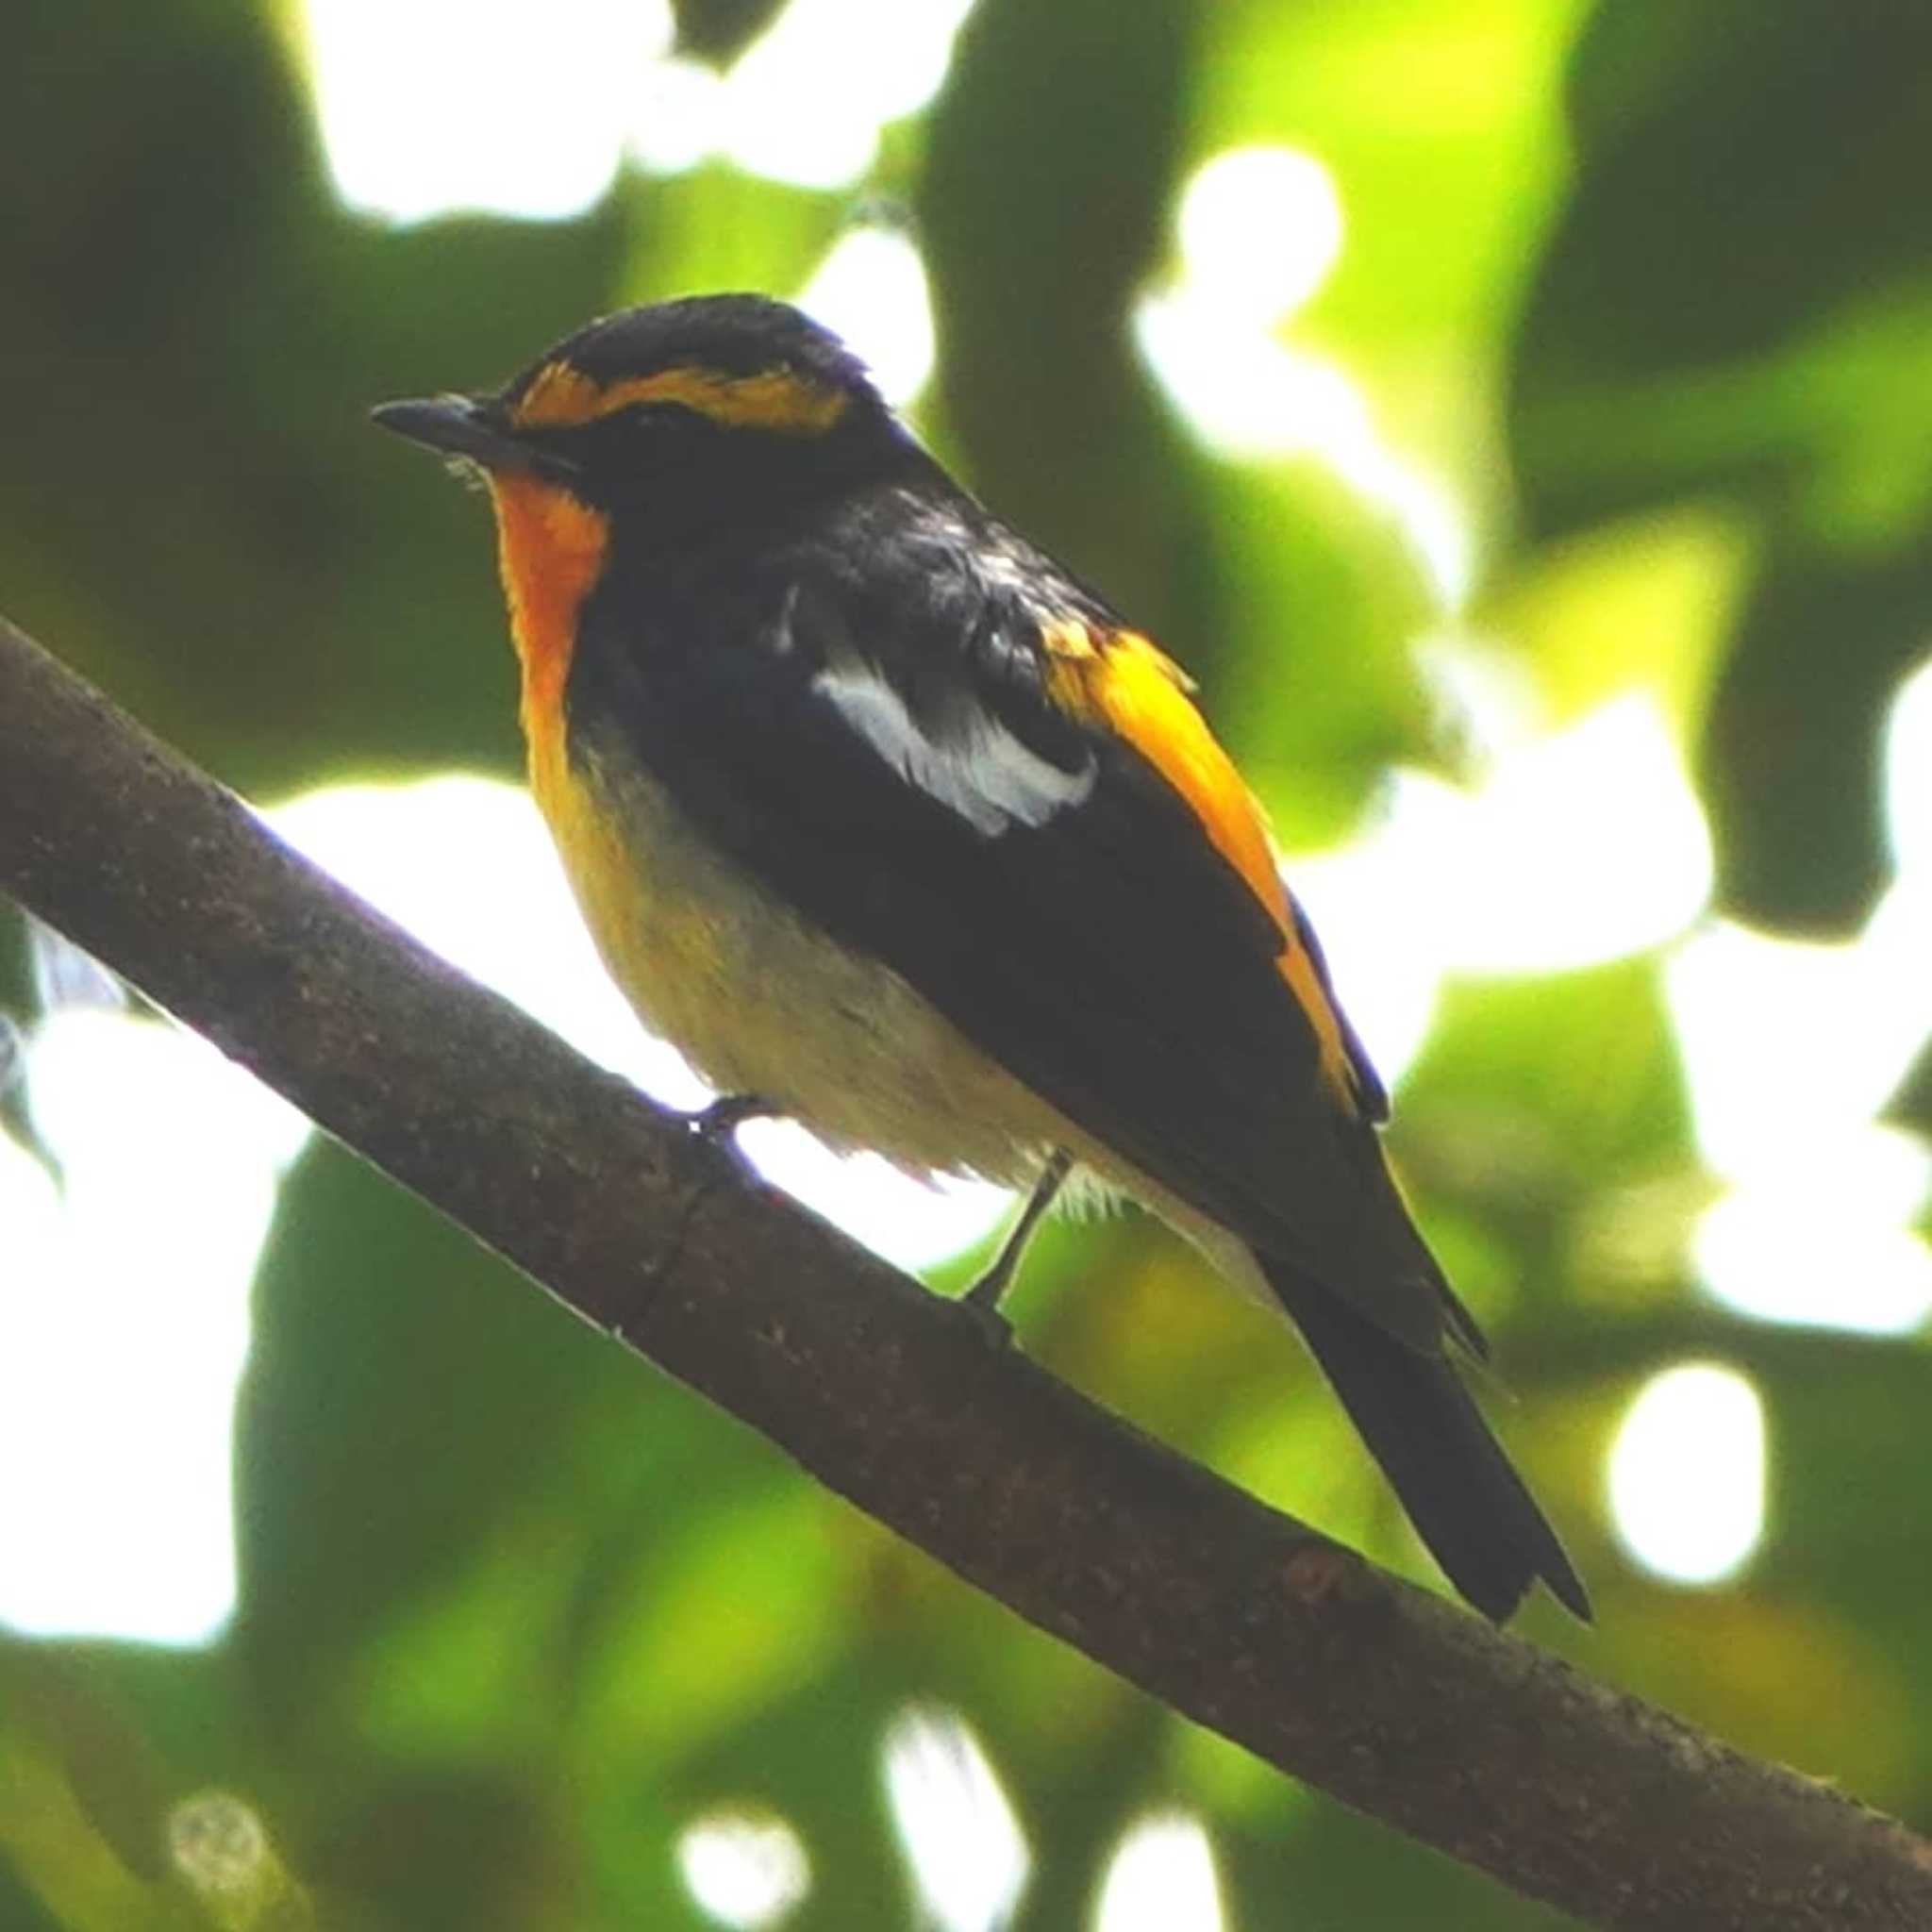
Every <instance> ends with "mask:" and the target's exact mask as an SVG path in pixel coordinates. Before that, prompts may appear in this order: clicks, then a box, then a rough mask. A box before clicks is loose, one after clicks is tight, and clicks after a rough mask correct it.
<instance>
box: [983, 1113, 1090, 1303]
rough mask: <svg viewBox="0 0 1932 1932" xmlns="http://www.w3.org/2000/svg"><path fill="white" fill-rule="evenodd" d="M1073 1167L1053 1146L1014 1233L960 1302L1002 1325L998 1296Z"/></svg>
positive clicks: (1009, 1282)
mask: <svg viewBox="0 0 1932 1932" xmlns="http://www.w3.org/2000/svg"><path fill="white" fill-rule="evenodd" d="M1073 1166H1074V1157H1073V1156H1072V1155H1071V1154H1069V1153H1068V1152H1067V1150H1066V1149H1065V1148H1064V1147H1056V1148H1055V1149H1054V1151H1053V1153H1052V1155H1051V1156H1050V1157H1049V1158H1048V1159H1047V1162H1046V1165H1045V1166H1044V1167H1042V1168H1041V1170H1040V1178H1039V1179H1038V1180H1037V1181H1036V1182H1034V1184H1033V1192H1032V1194H1031V1195H1030V1196H1029V1197H1028V1199H1027V1202H1026V1205H1025V1207H1024V1208H1021V1210H1020V1218H1019V1220H1018V1221H1016V1222H1014V1224H1013V1231H1012V1232H1011V1233H1010V1234H1009V1235H1008V1237H1007V1238H1006V1240H1005V1241H1002V1242H1001V1243H1000V1251H999V1253H998V1254H997V1255H995V1256H994V1257H993V1260H992V1266H991V1268H989V1269H988V1270H987V1271H986V1273H985V1274H982V1275H981V1276H980V1277H979V1279H978V1280H977V1281H975V1282H974V1284H973V1286H972V1287H971V1288H969V1289H968V1290H967V1291H966V1292H965V1293H964V1294H963V1295H961V1296H960V1297H959V1299H960V1300H961V1301H962V1302H964V1303H966V1304H967V1305H968V1306H969V1307H973V1308H975V1309H977V1310H978V1311H979V1313H980V1314H982V1315H986V1316H990V1317H991V1318H992V1319H993V1320H994V1321H996V1322H999V1323H1001V1324H1002V1325H1004V1323H1005V1317H1003V1316H1002V1315H1001V1314H1000V1312H999V1307H1000V1297H1001V1296H1002V1295H1004V1294H1005V1293H1006V1291H1007V1290H1008V1289H1009V1288H1010V1287H1011V1286H1012V1285H1013V1276H1014V1275H1015V1274H1018V1273H1019V1269H1020V1257H1021V1256H1022V1255H1024V1253H1025V1252H1026V1243H1027V1242H1028V1241H1031V1240H1032V1238H1033V1230H1034V1229H1035V1228H1036V1227H1038V1226H1039V1225H1040V1221H1041V1216H1042V1215H1043V1214H1044V1213H1045V1212H1046V1210H1047V1209H1048V1208H1051V1207H1052V1206H1053V1203H1054V1196H1055V1195H1056V1194H1058V1192H1059V1191H1060V1189H1061V1187H1062V1186H1063V1185H1064V1184H1065V1182H1066V1178H1067V1175H1068V1174H1070V1173H1071V1172H1072V1170H1073Z"/></svg>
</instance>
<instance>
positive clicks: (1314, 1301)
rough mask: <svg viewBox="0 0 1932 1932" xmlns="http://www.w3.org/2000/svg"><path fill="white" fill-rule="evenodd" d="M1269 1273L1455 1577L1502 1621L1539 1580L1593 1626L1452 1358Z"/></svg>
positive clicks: (1577, 1585) (1282, 1274)
mask: <svg viewBox="0 0 1932 1932" xmlns="http://www.w3.org/2000/svg"><path fill="white" fill-rule="evenodd" d="M1268 1277H1269V1280H1270V1282H1271V1283H1272V1285H1273V1286H1274V1291H1275V1292H1276V1293H1277V1294H1278V1295H1279V1296H1280V1297H1281V1300H1282V1303H1283V1305H1284V1306H1285V1307H1287V1309H1288V1312H1289V1313H1290V1314H1291V1316H1293V1318H1294V1322H1295V1325H1296V1326H1297V1327H1298V1328H1300V1330H1301V1331H1302V1334H1303V1336H1304V1337H1305V1338H1306V1339H1307V1344H1308V1347H1309V1348H1310V1349H1311V1350H1312V1351H1313V1352H1314V1357H1315V1359H1316V1360H1317V1361H1318V1362H1320V1363H1321V1365H1322V1369H1323V1372H1324V1374H1326V1375H1327V1377H1328V1380H1329V1382H1330V1383H1331V1384H1332V1385H1333V1386H1334V1389H1335V1392H1336V1394H1338V1395H1339V1396H1341V1403H1342V1407H1344V1408H1346V1409H1347V1410H1348V1413H1349V1416H1350V1418H1351V1420H1352V1421H1353V1422H1354V1424H1355V1425H1356V1427H1357V1429H1359V1430H1360V1431H1361V1435H1362V1440H1363V1441H1365V1442H1367V1443H1368V1445H1369V1449H1370V1452H1371V1453H1372V1454H1373V1455H1374V1458H1375V1460H1376V1461H1377V1462H1379V1463H1380V1464H1381V1465H1382V1471H1383V1474H1385V1475H1387V1476H1388V1478H1389V1480H1390V1482H1391V1484H1392V1485H1393V1487H1394V1490H1395V1493H1396V1495H1397V1496H1399V1497H1400V1498H1401V1499H1402V1507H1404V1508H1405V1509H1407V1511H1408V1520H1409V1521H1410V1522H1411V1523H1413V1524H1415V1526H1416V1530H1417V1533H1418V1534H1419V1535H1420V1536H1421V1537H1422V1540H1423V1541H1424V1542H1425V1543H1426V1544H1427V1545H1428V1546H1429V1550H1430V1552H1431V1554H1433V1556H1434V1557H1435V1558H1436V1560H1437V1562H1439V1563H1440V1564H1441V1566H1442V1569H1443V1571H1444V1572H1445V1574H1447V1575H1448V1578H1449V1580H1450V1582H1451V1583H1453V1584H1454V1585H1455V1586H1456V1588H1457V1590H1458V1591H1460V1592H1461V1593H1462V1595H1463V1596H1464V1597H1466V1598H1467V1599H1468V1600H1469V1601H1470V1602H1471V1603H1472V1604H1474V1606H1475V1607H1476V1608H1477V1609H1479V1610H1480V1611H1481V1612H1482V1613H1483V1615H1484V1616H1486V1617H1488V1618H1490V1619H1491V1621H1492V1622H1494V1623H1498V1624H1500V1623H1501V1622H1502V1621H1503V1620H1504V1619H1505V1618H1506V1617H1507V1616H1508V1615H1509V1613H1510V1612H1511V1611H1512V1610H1513V1609H1515V1607H1516V1606H1517V1605H1518V1604H1519V1603H1521V1602H1522V1601H1523V1596H1524V1591H1527V1590H1528V1588H1529V1586H1530V1585H1531V1584H1532V1583H1534V1582H1535V1581H1536V1579H1537V1578H1538V1577H1539V1576H1541V1578H1542V1580H1543V1581H1544V1582H1545V1583H1547V1584H1548V1585H1549V1587H1550V1589H1551V1590H1552V1591H1554V1592H1555V1593H1556V1595H1557V1599H1558V1600H1559V1601H1560V1602H1561V1603H1562V1604H1564V1605H1565V1606H1566V1607H1568V1608H1570V1609H1572V1610H1574V1612H1575V1613H1576V1615H1577V1616H1579V1617H1581V1618H1582V1619H1583V1620H1584V1622H1585V1623H1588V1622H1589V1621H1590V1598H1589V1596H1588V1595H1587V1594H1586V1593H1585V1591H1584V1588H1583V1585H1582V1583H1581V1582H1580V1581H1579V1580H1578V1578H1577V1574H1576V1572H1575V1571H1574V1569H1572V1568H1571V1566H1570V1559H1569V1557H1566V1556H1565V1555H1564V1554H1563V1546H1562V1544H1561V1543H1559V1542H1558V1541H1557V1533H1556V1531H1555V1530H1553V1529H1552V1528H1551V1527H1550V1525H1549V1524H1548V1523H1547V1522H1546V1521H1545V1520H1544V1517H1543V1513H1542V1511H1541V1509H1539V1508H1538V1507H1537V1506H1536V1500H1535V1498H1534V1497H1532V1496H1531V1495H1530V1493H1529V1491H1528V1490H1526V1489H1525V1488H1524V1484H1523V1478H1522V1477H1521V1476H1519V1475H1518V1474H1516V1472H1515V1470H1514V1469H1512V1468H1511V1467H1510V1465H1509V1458H1508V1457H1507V1456H1505V1455H1504V1454H1503V1451H1502V1448H1501V1446H1500V1445H1499V1444H1498V1442H1497V1441H1496V1439H1495V1437H1493V1436H1492V1435H1491V1433H1490V1428H1489V1424H1487V1423H1486V1422H1484V1421H1483V1419H1482V1415H1481V1412H1480V1411H1479V1410H1478V1409H1477V1407H1476V1406H1475V1402H1474V1398H1473V1397H1472V1396H1471V1395H1470V1393H1469V1391H1468V1390H1466V1389H1465V1388H1464V1387H1463V1386H1462V1381H1461V1378H1460V1377H1459V1376H1458V1375H1457V1373H1456V1370H1455V1368H1454V1367H1453V1366H1452V1364H1451V1363H1450V1362H1449V1361H1448V1360H1447V1359H1446V1358H1445V1357H1441V1356H1430V1355H1424V1354H1420V1353H1418V1352H1417V1351H1416V1350H1415V1349H1414V1348H1411V1347H1409V1346H1408V1345H1407V1343H1405V1342H1401V1341H1395V1340H1394V1339H1393V1338H1392V1337H1391V1336H1390V1335H1388V1334H1386V1333H1384V1331H1383V1330H1382V1329H1380V1328H1378V1327H1376V1326H1375V1325H1374V1324H1373V1323H1371V1322H1368V1321H1365V1320H1364V1319H1363V1318H1362V1317H1361V1316H1359V1315H1357V1314H1356V1313H1355V1312H1354V1311H1353V1310H1352V1309H1350V1308H1349V1307H1347V1306H1346V1305H1345V1304H1344V1303H1342V1302H1341V1301H1340V1300H1338V1299H1337V1298H1336V1297H1335V1296H1334V1295H1332V1294H1330V1293H1328V1292H1327V1291H1324V1290H1322V1289H1319V1288H1314V1287H1312V1286H1310V1284H1309V1283H1308V1282H1307V1280H1306V1279H1304V1278H1303V1277H1302V1276H1300V1275H1297V1274H1292V1273H1291V1272H1290V1271H1288V1270H1287V1269H1282V1268H1275V1267H1272V1266H1271V1267H1270V1268H1269V1270H1268Z"/></svg>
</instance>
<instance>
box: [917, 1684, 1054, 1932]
mask: <svg viewBox="0 0 1932 1932" xmlns="http://www.w3.org/2000/svg"><path fill="white" fill-rule="evenodd" d="M884 1757H885V1772H886V1795H887V1797H888V1799H889V1800H890V1801H891V1807H892V1822H893V1824H895V1825H897V1827H898V1831H899V1840H900V1843H901V1844H903V1845H904V1847H905V1849H906V1857H907V1861H908V1864H909V1865H910V1866H911V1868H912V1877H913V1883H914V1886H915V1889H916V1890H917V1891H918V1893H919V1896H920V1900H921V1902H922V1904H923V1905H924V1907H925V1912H926V1916H927V1917H928V1918H929V1920H930V1922H931V1923H932V1924H934V1925H935V1926H936V1927H938V1928H939V1932H995V1928H997V1927H999V1926H1001V1925H1004V1924H1006V1923H1007V1921H1008V1918H1009V1917H1010V1916H1011V1913H1012V1910H1013V1907H1014V1906H1015V1905H1016V1904H1017V1903H1018V1901H1019V1897H1020V1893H1021V1891H1022V1890H1023V1889H1024V1886H1025V1883H1026V1874H1027V1871H1028V1869H1029V1862H1030V1861H1029V1859H1028V1857H1027V1852H1026V1842H1025V1840H1024V1839H1023V1838H1022V1837H1021V1835H1020V1826H1019V1822H1018V1821H1017V1820H1016V1819H1015V1818H1014V1816H1013V1807H1012V1806H1011V1805H1010V1804H1009V1803H1008V1800H1007V1794H1006V1792H1005V1791H1004V1790H1001V1788H1000V1782H999V1779H998V1778H997V1777H996V1776H995V1775H994V1774H993V1769H992V1766H991V1764H989V1763H988V1762H987V1757H986V1753H985V1752H984V1751H982V1750H981V1749H980V1748H979V1740H977V1739H976V1738H974V1735H973V1733H972V1731H971V1730H970V1729H968V1728H967V1726H966V1724H965V1723H964V1722H963V1720H961V1719H960V1718H958V1717H957V1716H955V1715H954V1714H953V1713H952V1712H950V1711H943V1710H921V1709H913V1710H908V1711H905V1712H904V1713H902V1714H901V1715H900V1716H899V1717H898V1718H897V1719H895V1720H894V1721H893V1724H892V1725H891V1729H890V1730H888V1732H887V1733H886V1740H885V1752H884Z"/></svg>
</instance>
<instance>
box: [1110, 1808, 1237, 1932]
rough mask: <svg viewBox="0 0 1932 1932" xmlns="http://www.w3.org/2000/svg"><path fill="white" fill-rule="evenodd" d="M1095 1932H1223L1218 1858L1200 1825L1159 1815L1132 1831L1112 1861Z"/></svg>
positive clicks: (1179, 1816) (1173, 1815)
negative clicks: (1215, 1869) (1215, 1856)
mask: <svg viewBox="0 0 1932 1932" xmlns="http://www.w3.org/2000/svg"><path fill="white" fill-rule="evenodd" d="M1093 1923H1094V1927H1095V1932H1222V1928H1223V1926H1224V1925H1225V1924H1226V1923H1227V1921H1226V1917H1225V1915H1224V1911H1223V1909H1222V1904H1221V1881H1220V1879H1219V1878H1218V1877H1217V1876H1216V1874H1215V1871H1214V1853H1213V1850H1212V1848H1211V1847H1210V1846H1209V1845H1208V1834H1207V1832H1206V1831H1204V1830H1203V1829H1202V1827H1201V1824H1200V1823H1199V1821H1198V1820H1196V1819H1193V1818H1190V1817H1188V1816H1187V1815H1186V1814H1185V1813H1184V1812H1179V1811H1172V1812H1158V1813H1156V1814H1154V1815H1153V1816H1151V1817H1147V1818H1143V1819H1141V1821H1140V1822H1139V1823H1138V1824H1133V1825H1131V1826H1129V1828H1128V1829H1127V1831H1126V1832H1125V1834H1124V1836H1123V1837H1122V1839H1121V1841H1120V1843H1119V1845H1118V1846H1117V1847H1116V1849H1115V1851H1114V1855H1113V1857H1112V1858H1111V1859H1109V1860H1108V1867H1107V1876H1106V1878H1105V1879H1104V1880H1103V1881H1102V1884H1101V1888H1100V1907H1099V1909H1098V1911H1096V1913H1095V1914H1094V1921H1093Z"/></svg>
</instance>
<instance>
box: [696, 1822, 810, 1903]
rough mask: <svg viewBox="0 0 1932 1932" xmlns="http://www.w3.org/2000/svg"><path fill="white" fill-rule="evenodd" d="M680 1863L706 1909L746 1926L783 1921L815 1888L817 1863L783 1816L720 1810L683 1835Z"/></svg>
mask: <svg viewBox="0 0 1932 1932" xmlns="http://www.w3.org/2000/svg"><path fill="white" fill-rule="evenodd" d="M677 1869H678V1871H679V1873H680V1874H682V1876H683V1879H684V1883H685V1888H686V1890H689V1891H690V1893H691V1897H692V1898H694V1899H695V1900H696V1901H697V1903H698V1905H699V1907H701V1908H702V1909H703V1910H704V1911H705V1913H706V1914H707V1915H708V1917H710V1918H713V1919H715V1920H716V1921H717V1922H718V1923H719V1924H721V1925H729V1926H733V1927H735V1928H741V1932H762V1928H764V1927H766V1926H769V1925H776V1924H781V1923H782V1922H783V1921H784V1920H785V1919H786V1918H788V1917H789V1916H790V1915H791V1912H792V1911H793V1910H794V1909H795V1908H796V1907H798V1906H799V1905H800V1904H801V1903H802V1902H803V1901H804V1899H805V1897H806V1894H807V1893H808V1892H809V1891H810V1890H811V1863H810V1860H809V1859H808V1857H806V1852H805V1847H804V1845H803V1844H801V1843H800V1842H799V1839H798V1834H797V1833H796V1832H795V1831H793V1830H792V1829H791V1826H790V1825H789V1824H786V1823H785V1822H784V1821H783V1820H782V1819H779V1818H771V1817H754V1816H752V1815H751V1814H749V1813H747V1812H743V1811H715V1812H711V1813H708V1814H707V1815H706V1816H705V1817H703V1818H700V1819H699V1820H698V1821H697V1822H696V1823H695V1824H692V1825H691V1826H689V1827H688V1828H687V1829H686V1831H685V1832H684V1834H683V1835H682V1837H680V1838H679V1840H678V1841H677Z"/></svg>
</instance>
